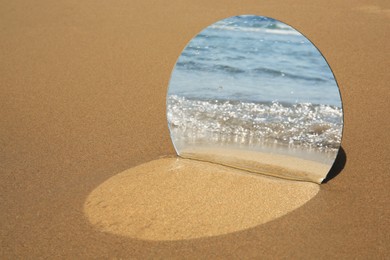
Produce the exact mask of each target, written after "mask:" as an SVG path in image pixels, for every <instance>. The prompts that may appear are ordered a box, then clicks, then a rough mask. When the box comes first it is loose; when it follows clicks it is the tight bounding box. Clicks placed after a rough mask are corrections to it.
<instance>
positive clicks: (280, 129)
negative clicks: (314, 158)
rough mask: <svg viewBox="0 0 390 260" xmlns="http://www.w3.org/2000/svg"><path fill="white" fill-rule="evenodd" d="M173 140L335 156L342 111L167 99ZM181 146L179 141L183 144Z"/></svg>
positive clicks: (305, 105)
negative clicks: (307, 150)
mask: <svg viewBox="0 0 390 260" xmlns="http://www.w3.org/2000/svg"><path fill="white" fill-rule="evenodd" d="M167 117H168V122H169V126H170V130H171V133H172V135H173V137H174V138H181V139H183V140H187V141H190V140H194V139H198V140H203V141H205V142H211V143H217V144H218V143H221V142H229V143H237V144H249V145H256V144H258V145H261V144H262V143H264V142H267V143H278V144H282V145H289V146H290V145H293V146H297V147H303V148H310V149H317V150H321V151H335V150H337V149H338V148H339V146H340V142H341V133H342V110H341V108H339V107H335V106H329V105H316V104H311V103H298V104H289V103H278V102H263V103H255V102H239V101H230V100H198V99H188V98H185V97H180V96H177V95H169V96H168V99H167ZM183 140H182V141H183Z"/></svg>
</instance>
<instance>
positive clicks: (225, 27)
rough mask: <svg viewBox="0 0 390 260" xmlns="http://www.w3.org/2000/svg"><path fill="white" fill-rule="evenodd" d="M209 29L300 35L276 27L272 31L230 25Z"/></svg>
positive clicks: (212, 26) (213, 26)
mask: <svg viewBox="0 0 390 260" xmlns="http://www.w3.org/2000/svg"><path fill="white" fill-rule="evenodd" d="M209 28H211V29H217V30H226V31H240V32H259V33H271V34H281V35H301V34H300V33H299V32H297V31H295V30H292V29H289V28H282V27H277V28H274V29H271V28H267V27H265V28H263V27H243V26H232V25H211V26H210V27H209Z"/></svg>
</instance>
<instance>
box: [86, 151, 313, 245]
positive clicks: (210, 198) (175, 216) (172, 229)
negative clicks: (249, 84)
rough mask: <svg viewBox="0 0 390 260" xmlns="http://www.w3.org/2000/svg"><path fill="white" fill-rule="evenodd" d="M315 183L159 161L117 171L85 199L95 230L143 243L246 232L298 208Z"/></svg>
mask: <svg viewBox="0 0 390 260" xmlns="http://www.w3.org/2000/svg"><path fill="white" fill-rule="evenodd" d="M318 191H319V185H317V184H314V183H309V182H298V181H288V180H282V179H276V178H272V177H264V176H260V175H254V174H248V173H243V172H242V171H240V170H237V169H233V168H229V167H225V166H222V165H217V164H212V163H207V162H201V161H195V160H188V159H181V158H163V159H159V160H155V161H151V162H148V163H145V164H142V165H139V166H137V167H135V168H132V169H129V170H126V171H124V172H122V173H119V174H117V175H115V176H113V177H112V178H110V179H108V180H107V181H105V182H104V183H102V184H101V185H100V186H98V187H97V188H96V189H95V190H93V191H92V192H91V194H90V195H89V196H88V198H87V200H86V202H85V205H84V210H85V214H86V216H87V218H88V220H89V221H90V223H91V224H92V225H93V226H95V227H96V228H97V229H99V230H101V231H103V232H108V233H112V234H117V235H122V236H127V237H132V238H138V239H143V240H183V239H193V238H200V237H210V236H217V235H222V234H228V233H232V232H236V231H240V230H244V229H249V228H252V227H255V226H257V225H260V224H264V223H266V222H268V221H271V220H274V219H276V218H278V217H281V216H283V215H285V214H287V213H289V212H291V211H293V210H294V209H297V208H299V207H301V206H302V205H303V204H305V203H306V202H307V201H309V200H310V199H311V198H313V197H314V196H315V195H316V194H317V193H318Z"/></svg>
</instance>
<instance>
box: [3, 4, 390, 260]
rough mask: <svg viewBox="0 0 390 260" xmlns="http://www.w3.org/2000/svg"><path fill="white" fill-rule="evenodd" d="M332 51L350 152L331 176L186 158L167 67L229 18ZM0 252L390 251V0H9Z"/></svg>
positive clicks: (317, 254)
mask: <svg viewBox="0 0 390 260" xmlns="http://www.w3.org/2000/svg"><path fill="white" fill-rule="evenodd" d="M239 14H256V15H262V16H269V17H272V18H275V19H278V20H280V21H282V22H284V23H286V24H289V25H291V26H293V27H294V28H295V29H297V30H299V31H300V32H301V33H302V34H304V35H305V36H306V37H308V38H309V39H310V40H311V41H312V42H313V43H314V44H315V45H316V46H317V47H318V49H319V50H320V51H321V52H322V54H323V55H324V56H325V58H326V60H327V62H328V63H329V65H330V67H331V68H332V71H333V73H334V75H335V77H336V79H337V82H338V85H339V87H340V92H341V96H342V101H343V109H344V130H343V139H342V148H343V151H345V156H342V158H341V159H340V160H339V161H338V162H337V163H336V166H337V167H336V168H338V170H336V171H335V172H336V173H338V175H337V176H335V177H334V178H332V179H331V180H329V181H328V182H327V183H325V184H322V185H316V184H313V183H308V182H293V181H287V180H284V181H281V180H276V179H274V178H272V177H259V176H257V175H252V174H245V173H243V172H240V171H238V170H235V169H230V168H226V167H224V166H216V165H213V164H209V163H205V162H196V161H194V162H191V161H189V160H186V159H179V160H178V161H177V160H176V157H175V150H174V148H173V146H172V143H171V140H170V136H169V131H168V125H167V119H166V94H167V88H168V82H169V79H170V75H171V71H172V68H173V66H174V64H175V62H176V60H177V58H178V57H179V55H180V53H181V51H182V50H183V48H184V47H185V46H186V44H187V43H188V41H190V40H191V38H192V37H193V36H195V35H196V34H197V33H199V32H200V31H201V30H202V29H203V28H205V27H206V26H208V25H210V24H212V23H214V22H216V21H218V20H220V19H223V18H226V17H229V16H233V15H239ZM0 21H1V22H0V93H1V94H0V108H1V112H0V113H1V115H0V118H1V119H0V120H1V121H0V122H1V123H0V223H1V224H0V257H1V258H4V259H13V258H33V259H36V258H126V259H127V258H131V259H145V258H179V259H182V258H202V259H203V258H243V259H246V258H299V259H301V258H305V259H313V258H330V257H334V258H336V257H337V258H343V259H352V258H353V259H356V258H358V259H359V258H361V259H372V258H386V257H388V255H389V254H390V247H389V246H388V244H389V243H390V235H389V234H390V219H389V217H388V216H389V215H390V207H389V205H390V200H389V196H388V194H389V192H388V187H389V184H390V181H389V180H390V179H389V174H390V170H389V169H390V160H389V155H388V154H389V152H390V151H389V144H390V135H389V132H390V123H389V120H388V117H389V104H388V100H389V98H390V91H389V87H388V85H389V84H388V82H389V80H390V78H389V74H388V68H389V66H390V58H389V53H390V46H389V44H388V38H389V32H390V23H389V21H390V5H389V3H388V2H387V1H365V0H358V1H354V2H353V3H350V2H340V1H334V2H332V1H331V2H329V1H322V0H321V1H316V2H308V1H272V2H263V3H261V2H255V1H250V0H248V1H241V2H237V3H226V2H219V1H211V2H210V1H203V0H201V1H185V2H184V1H178V0H174V1H169V2H166V1H164V2H163V1H157V2H155V1H153V2H151V1H131V2H129V1H128V2H125V1H120V2H119V1H115V2H96V1H84V2H78V1H74V0H69V1H62V0H61V1H57V2H53V1H48V0H39V1H35V2H26V1H20V0H16V1H12V2H9V1H8V2H6V1H0Z"/></svg>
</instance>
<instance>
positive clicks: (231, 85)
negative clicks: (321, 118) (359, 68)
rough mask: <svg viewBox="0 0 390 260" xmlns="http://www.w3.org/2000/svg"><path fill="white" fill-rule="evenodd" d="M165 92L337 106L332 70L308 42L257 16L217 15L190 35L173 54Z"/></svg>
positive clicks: (336, 89)
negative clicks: (178, 53) (174, 60)
mask: <svg viewBox="0 0 390 260" xmlns="http://www.w3.org/2000/svg"><path fill="white" fill-rule="evenodd" d="M169 94H175V95H179V96H185V97H191V98H202V99H204V98H210V99H230V100H245V101H257V102H259V101H281V102H290V103H303V102H310V103H313V104H327V105H334V106H339V107H341V102H340V97H339V92H338V88H337V85H336V82H335V80H334V77H333V74H332V72H331V70H330V69H329V66H328V65H327V63H326V61H325V60H324V58H323V57H322V56H321V54H320V53H319V52H318V50H317V49H316V48H315V47H314V46H313V45H312V44H311V43H310V41H308V40H307V39H306V38H305V37H304V36H302V35H301V34H300V33H298V32H297V31H296V30H294V29H293V28H291V27H290V26H287V25H285V24H282V23H280V22H278V21H276V20H273V19H269V18H264V17H258V16H237V17H231V18H228V19H225V20H222V21H220V22H217V23H216V24H214V25H212V26H210V27H208V28H206V29H205V30H203V31H202V32H201V33H200V34H198V35H197V36H196V37H195V38H194V39H192V40H191V42H190V43H189V44H188V46H187V47H186V48H185V49H184V51H183V53H182V55H181V56H180V57H179V59H178V62H177V64H176V67H175V70H174V72H173V74H172V79H171V82H170V86H169Z"/></svg>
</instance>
